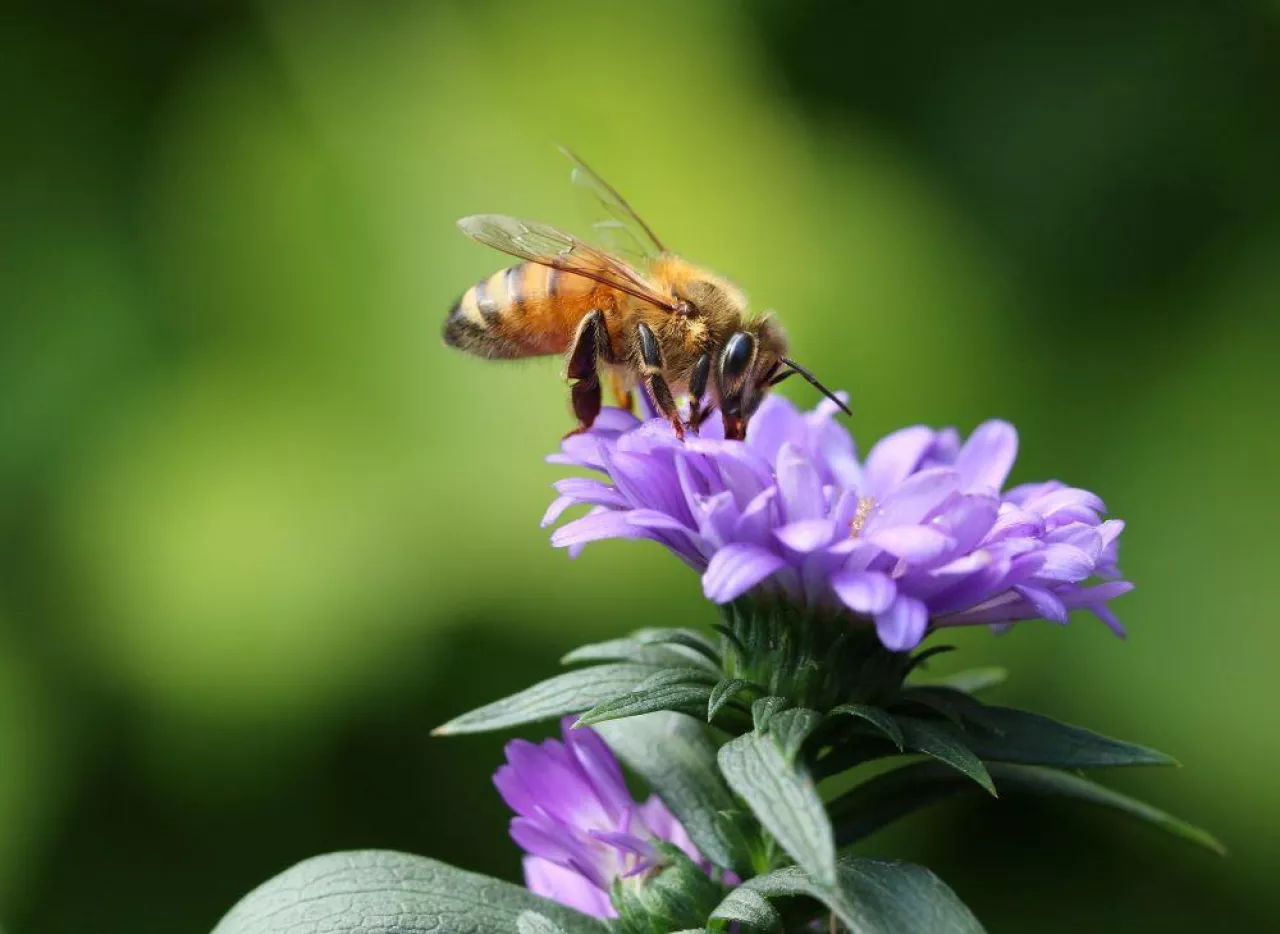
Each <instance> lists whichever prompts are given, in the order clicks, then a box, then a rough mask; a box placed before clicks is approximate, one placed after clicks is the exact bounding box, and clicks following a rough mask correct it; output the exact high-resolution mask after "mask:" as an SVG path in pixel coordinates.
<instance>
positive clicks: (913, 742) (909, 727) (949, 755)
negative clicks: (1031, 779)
mask: <svg viewBox="0 0 1280 934" xmlns="http://www.w3.org/2000/svg"><path fill="white" fill-rule="evenodd" d="M898 725H899V726H901V727H902V738H903V741H904V742H905V743H906V747H907V748H908V749H913V750H915V751H916V752H922V753H924V754H925V755H926V756H933V758H935V759H937V760H938V761H940V762H945V763H946V764H947V765H949V766H951V767H952V768H953V769H956V770H957V771H959V772H963V773H964V774H965V775H968V776H969V777H970V778H972V779H973V780H974V781H975V782H977V783H978V784H979V785H981V786H982V787H983V788H985V789H987V791H989V792H990V793H991V795H992V796H993V797H994V796H995V794H996V786H995V785H993V784H992V783H991V776H990V775H989V774H988V773H987V769H986V766H984V765H983V764H982V760H980V759H979V758H978V757H977V756H975V755H974V754H973V751H972V750H971V749H970V748H969V747H968V746H966V745H965V738H962V737H961V736H960V735H959V733H958V732H957V731H956V730H955V729H954V728H953V727H951V726H949V725H947V724H945V723H930V722H928V721H926V720H916V719H914V718H913V717H899V718H898Z"/></svg>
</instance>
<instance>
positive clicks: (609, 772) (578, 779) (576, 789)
mask: <svg viewBox="0 0 1280 934" xmlns="http://www.w3.org/2000/svg"><path fill="white" fill-rule="evenodd" d="M576 719H577V718H576V717H566V718H565V719H564V720H563V721H562V722H561V732H562V734H563V736H564V741H563V742H561V741H560V740H555V739H549V740H547V741H546V742H544V743H542V744H540V745H538V744H535V743H530V742H527V741H525V740H515V741H513V742H510V743H508V744H507V748H506V753H507V764H506V765H504V766H502V767H501V768H499V769H498V771H497V772H496V773H494V776H493V783H494V784H495V785H496V786H497V787H498V792H499V793H500V794H501V795H502V798H503V800H504V801H506V802H507V804H508V805H509V806H510V807H511V809H512V810H513V811H515V812H516V815H517V816H516V817H514V818H512V820H511V838H512V839H513V840H515V842H516V843H518V844H519V845H520V847H521V848H522V849H523V850H524V851H525V852H526V853H527V854H528V855H527V856H525V858H524V877H525V884H526V885H527V886H528V887H529V889H530V890H531V891H533V892H534V893H536V894H538V895H542V896H545V897H547V898H551V899H554V900H555V901H558V902H560V903H561V904H564V905H568V906H569V907H570V908H576V909H577V910H578V911H582V912H585V913H586V914H589V915H594V916H595V917H597V918H613V917H616V916H617V912H616V911H614V908H613V904H612V902H611V901H610V899H609V889H610V886H611V885H612V884H613V881H614V880H615V879H619V878H628V877H633V876H638V875H640V874H642V873H644V872H645V871H646V870H649V869H652V868H655V867H656V866H657V865H658V862H659V860H660V854H659V853H658V851H657V849H656V848H655V847H654V846H653V841H655V840H658V841H666V842H668V843H673V844H675V845H676V846H678V847H679V848H680V849H681V850H683V851H684V852H685V853H686V854H687V855H688V856H689V858H690V859H692V860H693V861H694V862H696V863H699V864H700V865H702V866H703V867H704V868H707V869H709V868H710V864H709V863H707V862H705V861H704V860H703V859H702V857H701V856H700V855H699V853H698V850H697V848H696V847H695V846H694V845H693V841H692V840H690V839H689V835H688V834H687V833H685V830H684V828H683V827H682V826H680V823H679V822H678V821H677V820H676V819H675V817H674V816H673V815H672V814H671V812H670V811H668V810H667V807H666V805H664V804H663V803H662V802H661V801H660V800H658V798H657V797H650V798H649V800H648V801H646V802H644V803H643V804H636V802H635V801H634V800H632V798H631V793H630V792H629V791H627V786H626V782H625V781H624V780H623V777H622V769H621V768H620V767H619V766H618V760H617V759H615V758H614V756H613V753H612V752H611V751H610V750H609V747H608V746H606V745H605V744H604V741H603V740H602V739H600V737H599V735H598V734H597V733H596V732H595V731H594V730H592V729H590V728H589V727H580V728H579V729H576V730H575V729H572V726H573V724H574V722H575V721H576Z"/></svg>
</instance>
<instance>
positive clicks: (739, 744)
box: [717, 733, 835, 885]
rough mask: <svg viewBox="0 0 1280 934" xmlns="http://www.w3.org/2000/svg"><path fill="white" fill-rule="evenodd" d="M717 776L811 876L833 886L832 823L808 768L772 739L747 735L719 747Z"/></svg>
mask: <svg viewBox="0 0 1280 934" xmlns="http://www.w3.org/2000/svg"><path fill="white" fill-rule="evenodd" d="M717 758H718V760H719V763H720V772H721V774H723V775H724V777H725V781H727V782H728V783H729V787H730V788H731V789H733V791H734V792H735V793H736V794H737V795H738V796H739V797H740V798H742V800H743V801H745V802H746V803H747V806H748V807H749V808H751V811H752V813H753V814H755V816H756V819H757V820H759V821H760V824H761V826H762V827H764V829H765V830H767V831H768V832H769V833H770V834H772V835H773V837H774V839H775V840H777V842H778V844H779V845H780V846H781V847H782V848H783V849H784V850H785V851H786V852H787V854H788V855H789V856H790V857H791V858H792V859H794V860H795V861H796V862H797V863H799V864H800V865H801V866H803V867H805V868H806V869H807V870H808V871H809V873H810V874H811V875H812V876H813V877H814V878H815V879H817V880H819V881H820V882H822V883H823V884H825V885H832V884H834V883H835V843H834V838H833V836H832V833H831V823H830V821H829V820H828V819H827V811H826V808H825V807H824V806H823V803H822V799H821V798H820V797H819V796H818V789H817V786H816V785H815V784H814V781H813V778H812V777H811V776H810V774H809V772H808V770H807V769H806V768H805V767H804V766H803V765H802V764H801V763H799V762H795V761H792V760H789V759H788V758H787V757H786V755H785V754H784V752H783V750H782V748H781V747H780V746H779V744H778V743H777V741H775V740H774V739H773V738H772V737H771V736H768V735H762V734H760V733H747V734H745V735H743V736H739V737H738V738H737V739H733V740H730V741H729V742H727V743H725V744H724V745H723V746H721V747H720V753H719V755H718V757H717Z"/></svg>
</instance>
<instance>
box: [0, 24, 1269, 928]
mask: <svg viewBox="0 0 1280 934" xmlns="http://www.w3.org/2000/svg"><path fill="white" fill-rule="evenodd" d="M3 22H4V26H3V29H0V78H2V80H0V87H2V88H3V91H2V92H0V93H3V100H4V108H3V115H4V134H3V138H4V144H3V146H0V192H2V194H3V196H2V198H0V327H2V331H0V553H2V555H3V561H2V565H0V923H3V924H4V925H5V930H6V931H8V932H10V934H19V932H21V934H28V932H29V934H71V932H77V934H78V932H84V931H94V932H117V931H118V932H131V934H149V932H157V934H158V932H175V931H191V932H201V931H207V930H208V929H209V928H210V927H212V925H213V924H214V923H215V921H216V920H217V918H218V917H219V916H220V914H221V913H222V912H223V911H224V910H225V909H226V908H227V907H229V906H230V905H231V904H232V903H233V902H234V901H235V900H236V898H238V897H239V896H240V895H241V894H242V893H244V892H245V891H247V890H248V889H249V888H250V887H251V886H253V885H254V884H256V883H258V882H260V881H262V880H264V879H265V878H267V877H268V876H269V875H271V874H273V873H275V872H276V871H278V870H280V869H282V868H283V867H285V866H287V865H288V864H290V863H292V862H294V861H296V860H298V859H301V858H303V857H306V856H309V855H313V854H316V853H319V852H323V851H327V850H332V849H339V848H353V847H375V846H376V847H394V848H398V849H403V850H409V851H413V852H419V853H424V854H429V855H432V856H436V857H438V858H441V859H445V860H448V861H450V862H453V863H455V864H457V865H460V866H464V867H467V868H471V869H476V870H481V871H486V872H491V873H494V874H497V875H500V876H503V877H507V878H516V877H517V876H518V872H519V869H518V857H517V853H516V851H515V849H514V847H513V846H512V845H511V844H510V843H509V842H508V841H507V839H506V836H505V822H506V815H505V814H504V811H503V808H502V806H501V804H500V802H499V800H498V798H497V796H496V794H495V793H494V792H493V790H492V787H491V785H490V784H489V780H488V779H489V775H490V773H491V772H492V770H493V769H494V767H495V766H496V765H497V763H498V762H499V760H500V757H501V747H502V742H503V737H501V736H480V737H468V738H459V739H451V740H440V739H434V740H433V739H431V738H429V737H428V735H427V734H428V730H429V729H430V728H431V727H432V726H434V725H435V724H437V723H439V722H441V721H443V720H445V719H447V718H448V717H450V716H452V715H454V714H456V713H458V712H460V711H462V710H464V709H466V708H469V707H471V706H474V705H477V704H479V703H481V702H483V701H486V700H489V699H492V698H495V697H497V696H500V695H502V694H504V693H506V692H509V691H510V690H512V689H514V688H516V687H519V686H523V685H524V684H525V683H528V682H530V681H532V680H534V679H535V678H539V677H543V676H546V675H548V674H550V673H552V671H553V670H554V666H555V660H556V658H557V657H558V656H559V655H560V654H561V653H562V652H563V651H565V650H567V649H568V648H570V647H572V646H574V645H576V644H578V643H580V642H582V641H585V640H588V639H592V638H597V637H602V636H606V635H608V634H615V633H619V632H622V631H625V630H629V629H631V628H634V627H637V626H641V625H648V624H698V623H701V622H708V621H710V619H711V613H710V612H709V610H708V608H707V607H706V606H705V605H704V603H703V602H702V600H701V598H700V592H699V587H698V582H697V580H696V579H695V578H694V577H693V576H692V575H690V574H689V573H688V572H687V570H686V569H685V568H684V567H683V566H682V565H679V564H678V563H677V562H675V561H674V560H672V559H670V558H669V557H668V556H666V555H665V554H663V553H661V551H660V550H659V549H657V548H647V547H644V546H643V545H627V544H621V543H618V544H607V545H601V546H594V547H593V548H591V549H589V550H588V552H587V553H586V554H585V555H584V556H583V557H582V558H581V559H580V560H578V561H577V562H576V563H574V562H570V561H568V560H567V559H566V558H565V555H564V554H563V553H561V552H557V551H554V550H553V549H551V548H550V547H549V546H548V544H547V533H546V532H545V531H543V530H541V529H539V527H538V520H539V518H540V516H541V514H542V511H543V509H544V507H545V505H546V504H547V502H548V501H549V499H550V497H551V495H552V494H551V492H550V490H549V488H548V484H549V483H550V482H551V481H552V480H553V479H555V478H556V476H557V471H556V470H555V469H553V468H551V467H549V466H547V465H545V464H543V463H542V461H541V458H542V456H543V455H544V454H545V453H547V452H548V451H549V450H551V449H552V448H553V447H554V444H555V441H556V439H557V438H558V437H559V435H560V434H561V432H563V431H564V430H565V428H566V427H567V426H568V425H569V424H570V419H569V416H568V414H567V410H566V399H567V394H566V392H565V390H564V387H563V385H562V384H560V383H559V381H558V379H557V364H556V363H555V362H552V361H538V362H531V363H526V364H517V365H507V366H500V365H489V364H486V363H484V362H482V361H478V360H472V359H466V358H463V357H462V356H461V355H457V354H455V353H453V352H451V351H448V350H447V349H446V348H444V347H443V346H441V344H440V341H439V337H438V334H439V327H440V324H441V322H442V319H443V316H444V314H445V312H446V310H447V308H448V307H449V305H450V304H451V303H452V301H453V300H454V298H455V297H456V296H457V295H458V294H459V293H460V292H461V291H462V290H463V289H464V288H465V287H466V286H467V285H469V284H470V283H471V282H473V281H474V280H476V279H477V278H479V277H481V276H483V275H486V274H488V273H489V272H491V271H492V270H493V269H495V268H497V267H498V266H499V265H500V264H501V263H502V260H501V259H500V257H499V256H498V255H496V254H493V253H490V252H488V251H486V250H484V249H483V248H481V247H479V246H477V245H475V244H473V243H471V242H469V241H467V240H466V239H465V238H463V237H462V236H460V235H459V234H458V233H457V232H456V230H455V229H454V226H453V221H454V219H455V218H457V217H459V216H461V215H463V214H469V213H475V212H480V211H500V212H505V213H512V214H516V215H527V216H532V217H536V218H540V219H545V220H549V221H552V222H555V223H560V224H562V225H565V226H574V225H580V223H581V220H580V216H579V214H578V213H577V206H576V203H575V201H574V199H573V197H572V193H571V191H570V189H569V186H568V184H567V165H566V164H565V162H564V160H563V159H562V157H561V156H560V155H559V154H558V153H557V152H556V149H555V144H557V143H564V144H568V145H571V146H573V147H574V148H576V149H577V150H579V151H580V152H581V154H582V155H583V156H584V157H585V158H587V159H588V161H590V162H592V163H593V164H594V165H595V166H596V167H597V168H599V169H600V170H601V172H602V174H604V175H605V176H606V177H607V178H609V179H611V180H612V181H614V183H615V184H617V185H618V186H619V187H620V188H621V189H622V190H623V191H624V192H625V193H627V195H628V196H629V197H630V198H631V200H632V201H633V203H635V204H636V205H637V206H638V207H640V209H641V210H642V211H643V212H644V213H645V214H646V216H647V217H648V219H649V220H650V221H651V222H652V223H653V224H654V225H655V226H656V227H657V228H658V229H659V230H660V231H661V233H662V234H663V236H664V237H665V238H666V239H667V240H668V242H669V243H672V244H675V245H677V246H678V247H679V248H680V249H681V250H682V251H684V252H686V253H687V254H689V255H691V256H692V257H695V258H697V259H699V260H700V261H704V262H706V263H707V264H708V265H711V266H712V267H714V268H717V269H719V270H722V271H723V272H725V273H726V274H729V275H731V276H734V277H736V278H738V279H739V280H741V281H742V282H743V284H744V286H745V287H746V288H747V289H748V291H749V292H750V293H751V295H752V297H753V301H754V302H755V304H756V305H757V307H773V308H776V309H778V310H779V311H780V313H781V315H782V316H783V319H784V321H785V322H786V324H787V325H788V327H789V330H790V333H791V335H792V338H793V342H794V346H795V349H796V354H797V356H798V357H799V358H800V359H802V360H803V361H804V362H805V363H807V364H808V365H810V366H811V367H813V368H814V369H815V370H817V371H818V372H819V373H821V374H822V375H823V376H824V378H825V379H826V380H828V381H829V382H831V383H832V384H835V385H838V386H841V387H844V388H847V389H848V390H849V391H850V393H851V395H852V398H853V400H854V405H855V408H856V416H855V418H854V419H853V420H852V422H851V428H852V429H853V431H854V432H855V433H856V435H857V436H858V438H859V439H860V442H861V447H862V449H863V450H864V451H865V450H866V449H867V447H868V446H869V442H870V441H872V440H874V439H875V438H877V437H878V436H880V435H881V434H883V433H885V432H887V431H889V430H892V429H894V428H896V427H899V426H901V425H904V424H909V423H914V422H927V423H931V424H935V425H941V424H956V425H958V426H960V427H961V428H962V429H963V430H966V431H967V430H969V429H971V428H972V427H973V426H974V425H975V424H977V423H978V422H979V421H981V420H983V419H985V418H987V417H991V416H1001V417H1005V418H1009V419H1012V420H1013V421H1014V422H1016V423H1017V425H1018V426H1019V428H1020V431H1021V437H1022V442H1023V450H1022V455H1021V458H1020V460H1019V463H1018V466H1017V468H1016V472H1015V477H1014V479H1015V480H1018V481H1021V480H1029V479H1035V478H1043V477H1047V476H1055V477H1060V478H1062V479H1064V480H1068V481H1070V482H1071V483H1074V484H1077V485H1081V486H1085V487H1088V488H1091V489H1095V490H1098V491H1100V492H1101V493H1102V494H1103V496H1104V497H1105V498H1106V499H1107V501H1108V504H1109V506H1110V508H1111V510H1112V513H1113V514H1115V515H1118V516H1121V517H1123V518H1125V519H1126V520H1128V522H1129V529H1128V531H1127V532H1126V533H1125V537H1124V552H1123V558H1124V561H1123V563H1124V566H1125V568H1126V570H1127V571H1128V573H1129V575H1130V576H1131V577H1132V578H1133V579H1134V580H1135V581H1137V582H1138V584H1139V587H1138V590H1137V591H1136V592H1135V593H1134V594H1132V595H1131V596H1128V597H1126V598H1124V599H1123V601H1122V602H1121V603H1120V604H1118V609H1119V610H1120V611H1121V614H1122V616H1123V618H1124V619H1125V620H1126V622H1127V623H1128V624H1129V626H1130V630H1131V635H1130V638H1129V640H1128V641H1127V642H1121V641H1118V640H1115V639H1114V638H1112V637H1111V636H1110V635H1109V634H1108V632H1107V631H1106V630H1105V629H1104V628H1103V627H1102V626H1101V625H1100V624H1098V623H1097V622H1096V621H1094V620H1092V619H1091V618H1081V619H1079V620H1077V621H1076V622H1075V624H1074V625H1072V626H1070V627H1067V628H1065V629H1064V628H1056V627H1052V626H1049V625H1047V624H1029V625H1025V626H1022V627H1020V628H1018V629H1017V630H1016V631H1015V632H1014V633H1012V634H1011V635H1009V636H1007V637H1004V638H1000V639H996V638H993V637H992V636H990V635H989V634H987V633H986V632H970V633H965V634H964V635H963V636H962V639H961V641H962V643H963V651H962V652H960V653H955V654H953V655H952V656H949V657H948V658H947V659H946V661H947V662H948V663H949V664H952V665H953V666H959V665H968V664H980V663H982V664H989V663H1000V664H1005V665H1008V666H1009V667H1011V668H1012V669H1013V671H1014V677H1013V678H1012V680H1011V682H1010V683H1009V684H1008V685H1007V686H1006V687H1004V688H1001V689H1000V694H999V695H998V696H999V697H1001V698H1002V699H1003V700H1005V701H1008V702H1013V703H1019V704H1026V705H1030V706H1032V707H1033V708H1035V709H1038V710H1042V711H1044V712H1046V713H1051V714H1053V715H1056V716H1059V717H1061V718H1063V719H1067V720H1070V721H1074V722H1080V723H1085V724H1089V725H1091V726H1093V727H1095V728H1097V729H1100V730H1102V731H1104V732H1110V733H1114V734H1118V735H1121V736H1125V737H1128V738H1133V739H1137V740H1140V741H1144V742H1148V743H1150V744H1152V745H1155V746H1157V747H1158V748H1161V749H1164V750H1167V751H1169V752H1171V753H1172V754H1174V755H1175V756H1177V757H1178V758H1179V759H1180V760H1181V761H1182V762H1183V763H1184V766H1185V767H1184V768H1183V769H1181V770H1180V771H1176V772H1175V771H1159V772H1143V773H1130V774H1125V775H1122V776H1116V777H1115V778H1114V781H1113V784H1115V785H1117V786H1120V787H1122V788H1123V789H1125V790H1127V791H1131V792H1135V793H1138V794H1141V795H1143V796H1145V797H1147V798H1149V799H1150V800H1152V801H1153V802H1155V803H1157V804H1159V805H1161V806H1163V807H1166V808H1168V809H1172V810H1174V811H1176V812H1178V813H1180V814H1181V815H1183V816H1185V817H1187V818H1188V819H1190V820H1192V821H1194V822H1197V823H1200V824H1202V825H1204V826H1207V827H1209V828H1211V829H1212V830H1213V831H1215V832H1216V833H1218V834H1219V835H1220V836H1221V837H1222V838H1223V840H1224V841H1225V842H1226V843H1227V845H1228V846H1229V847H1230V849H1231V856H1230V857H1229V858H1228V859H1225V860H1223V859H1218V858H1216V857H1213V856H1212V855H1209V854H1206V853H1204V852H1200V851H1197V850H1194V849H1192V848H1191V847H1189V846H1185V845H1183V844H1181V843H1179V842H1177V841H1173V840H1170V839H1167V838H1164V837H1162V836H1160V835H1158V834H1156V833H1155V832H1154V831H1150V830H1148V829H1147V828H1145V827H1141V826H1131V825H1130V824H1128V823H1126V822H1125V821H1124V820H1123V819H1120V818H1115V817H1112V816H1097V815H1094V814H1093V813H1091V812H1088V811H1085V810H1081V809H1078V808H1073V807H1071V806H1069V805H1062V806H1059V805H1057V804H1054V805H1048V806H1045V805H1040V804H1026V803H1020V802H1017V801H1013V800H1009V801H1004V802H1000V803H999V804H993V803H990V802H981V801H978V800H976V798H975V799H974V800H973V801H971V802H957V803H955V804H953V805H948V806H946V807H944V808H942V809H939V810H937V811H934V812H930V813H929V814H928V815H921V816H919V817H917V818H914V819H913V820H911V821H909V822H907V823H905V824H903V825H902V826H901V827H899V828H898V829H895V830H892V831H889V832H884V833H882V834H881V835H879V836H878V837H877V838H875V839H873V840H872V841H871V842H870V845H869V849H872V850H875V851H877V852H880V853H885V854H892V855H898V856H903V857H907V858H912V859H916V860H919V861H923V862H926V863H928V864H929V865H931V866H933V867H934V868H936V869H937V871H938V872H940V873H941V874H942V875H943V877H944V878H946V879H947V880H948V881H949V882H950V883H951V884H952V885H953V886H954V887H955V888H956V889H957V890H958V891H959V892H960V894H961V895H962V896H963V897H964V898H965V899H966V900H967V901H968V902H969V903H970V904H971V905H972V906H973V907H974V908H975V909H976V910H977V912H978V913H979V915H980V916H981V917H982V918H984V920H985V921H986V923H987V925H988V927H989V929H990V930H991V931H992V932H993V934H998V932H1025V931H1046V932H1057V931H1063V932H1066V931H1080V930H1090V931H1139V930H1141V931H1146V930H1153V931H1155V930H1158V931H1163V932H1184V931H1185V932H1190V931H1203V930H1224V931H1225V930H1231V931H1262V930H1276V929H1280V927H1273V926H1272V925H1280V910H1278V909H1277V906H1276V900H1275V890H1274V886H1275V882H1274V877H1275V872H1276V869H1277V867H1278V865H1280V790H1277V784H1276V780H1275V776H1276V774H1277V770H1280V728H1277V727H1276V724H1275V717H1276V712H1277V701H1278V700H1280V693H1278V691H1277V675H1278V674H1280V668H1278V667H1277V657H1278V653H1280V628H1278V625H1277V623H1278V621H1277V618H1276V611H1275V607H1276V601H1275V597H1274V588H1275V586H1276V572H1275V568H1276V564H1277V561H1280V540H1278V539H1277V537H1276V534H1275V530H1276V523H1277V520H1278V519H1280V510H1278V508H1277V500H1276V498H1275V496H1274V493H1273V490H1274V483H1275V478H1276V470H1277V465H1278V464H1280V440H1278V439H1280V433H1277V431H1276V428H1277V414H1276V413H1277V403H1280V372H1278V371H1280V311H1278V308H1280V172H1278V171H1277V166H1280V119H1277V117H1278V116H1280V114H1278V112H1277V90H1278V89H1280V6H1277V5H1276V4H1275V3H1261V2H1258V3H1248V2H1239V3H1225V2H1224V3H1210V2H1181V0H1127V2H1114V0H1112V2H1102V0H1073V2H1070V3H1039V4H1024V3H1018V2H1012V0H1005V2H991V3H982V4H976V5H966V6H965V7H964V9H963V11H961V10H960V9H958V8H957V7H956V5H955V4H951V3H942V2H938V3H923V2H908V3H903V4H876V3H845V4H832V5H824V4H819V3H814V2H804V0H754V2H741V3H713V2H699V3H689V2H682V0H649V2H646V3H644V4H625V5H624V4H620V3H617V4H615V3H611V2H605V0H596V2H589V3H571V2H546V3H529V2H526V0H510V2H483V3H462V2H457V3H449V2H416V3H414V2H347V3H340V2H322V0H297V2H291V3H289V2H281V3H276V2H261V3H251V2H236V0H222V2H215V0H186V2H182V3H173V2H167V0H117V2H114V3H111V4H102V3H98V2H93V0H80V2H66V0H62V2H42V3H28V4H25V5H24V4H16V5H15V4H9V5H7V12H6V13H5V14H4V17H3ZM786 391H787V393H788V394H789V395H791V396H792V397H793V398H796V399H797V400H801V401H802V402H803V403H804V404H812V403H813V402H814V401H815V399H816V397H815V395H814V394H813V393H812V392H811V391H810V390H808V388H807V387H805V386H804V385H803V384H802V383H800V382H799V381H795V382H792V383H788V384H787V387H786ZM952 659H956V661H955V662H954V663H953V662H952ZM944 669H945V666H944Z"/></svg>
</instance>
